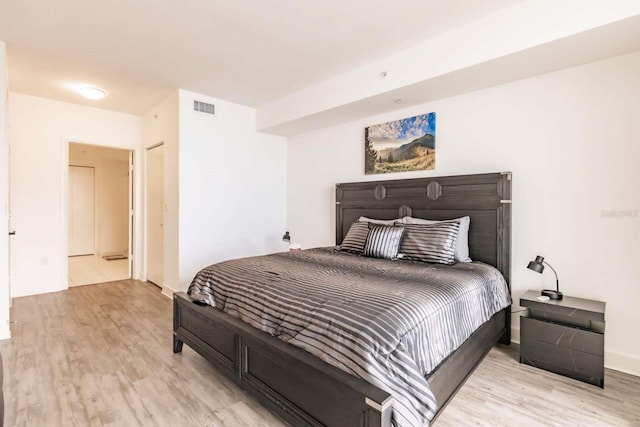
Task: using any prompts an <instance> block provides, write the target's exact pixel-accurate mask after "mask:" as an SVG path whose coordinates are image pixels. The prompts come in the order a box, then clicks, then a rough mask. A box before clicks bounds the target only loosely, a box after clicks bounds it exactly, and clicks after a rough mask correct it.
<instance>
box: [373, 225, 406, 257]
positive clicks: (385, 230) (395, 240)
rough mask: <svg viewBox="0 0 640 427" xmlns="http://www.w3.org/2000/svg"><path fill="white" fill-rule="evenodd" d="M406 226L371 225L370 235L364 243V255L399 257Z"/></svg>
mask: <svg viewBox="0 0 640 427" xmlns="http://www.w3.org/2000/svg"><path fill="white" fill-rule="evenodd" d="M403 234H404V228H403V227H400V226H395V225H377V224H371V225H370V226H369V236H368V237H367V242H366V243H365V245H364V256H368V257H373V258H383V259H397V258H398V250H399V248H400V242H401V241H402V235H403Z"/></svg>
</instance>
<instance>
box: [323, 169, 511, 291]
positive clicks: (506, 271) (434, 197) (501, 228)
mask: <svg viewBox="0 0 640 427" xmlns="http://www.w3.org/2000/svg"><path fill="white" fill-rule="evenodd" d="M406 215H410V216H413V217H416V218H424V219H453V218H459V217H461V216H466V215H468V216H469V217H471V225H470V227H469V252H470V256H471V259H473V260H474V261H482V262H485V263H487V264H491V265H493V266H495V267H496V268H497V269H498V270H500V272H502V274H503V276H504V278H505V279H506V280H507V283H508V284H509V289H511V172H501V173H487V174H478V175H459V176H437V177H430V178H415V179H399V180H390V181H368V182H353V183H347V184H337V185H336V244H338V245H339V244H340V243H342V239H343V238H344V236H345V235H346V234H347V231H348V230H349V227H350V226H351V224H352V223H353V222H354V221H356V220H357V219H358V218H359V217H361V216H366V217H369V218H376V219H394V218H401V217H403V216H406Z"/></svg>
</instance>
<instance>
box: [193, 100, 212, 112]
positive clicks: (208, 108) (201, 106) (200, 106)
mask: <svg viewBox="0 0 640 427" xmlns="http://www.w3.org/2000/svg"><path fill="white" fill-rule="evenodd" d="M193 110H194V111H200V112H201V113H207V114H215V113H216V106H215V105H213V104H207V103H206V102H200V101H193Z"/></svg>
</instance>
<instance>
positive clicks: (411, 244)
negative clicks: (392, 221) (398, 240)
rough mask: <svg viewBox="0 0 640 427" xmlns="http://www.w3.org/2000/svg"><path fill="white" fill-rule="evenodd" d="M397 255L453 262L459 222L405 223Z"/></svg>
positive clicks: (430, 260) (437, 261) (423, 260)
mask: <svg viewBox="0 0 640 427" xmlns="http://www.w3.org/2000/svg"><path fill="white" fill-rule="evenodd" d="M403 227H404V228H405V233H404V239H402V244H401V245H400V255H399V257H401V258H404V259H412V260H416V261H422V262H434V263H439V264H447V265H451V264H453V263H454V262H455V253H456V239H457V237H458V232H459V231H460V223H459V222H438V223H436V224H429V225H426V224H424V225H423V224H405V225H404V226H403Z"/></svg>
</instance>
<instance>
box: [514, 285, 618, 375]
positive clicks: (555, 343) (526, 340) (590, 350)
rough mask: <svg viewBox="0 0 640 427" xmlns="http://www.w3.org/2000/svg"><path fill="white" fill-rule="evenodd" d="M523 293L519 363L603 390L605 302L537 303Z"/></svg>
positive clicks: (534, 293) (535, 294)
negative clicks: (524, 308)
mask: <svg viewBox="0 0 640 427" xmlns="http://www.w3.org/2000/svg"><path fill="white" fill-rule="evenodd" d="M538 296H539V293H538V291H527V293H526V294H524V295H523V296H522V298H520V305H521V306H522V307H526V308H527V309H528V310H527V313H526V314H525V315H524V316H522V317H521V318H520V363H526V364H527V365H531V366H535V367H537V368H541V369H545V370H547V371H551V372H555V373H557V374H560V375H564V376H567V377H570V378H574V379H576V380H580V381H584V382H587V383H590V384H593V385H597V386H599V387H602V388H604V325H605V321H604V311H605V303H604V302H602V301H593V300H588V299H582V298H572V297H564V299H562V300H547V301H541V300H539V299H538Z"/></svg>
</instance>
